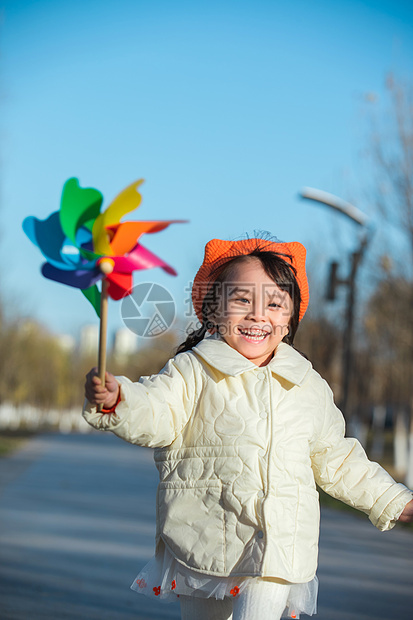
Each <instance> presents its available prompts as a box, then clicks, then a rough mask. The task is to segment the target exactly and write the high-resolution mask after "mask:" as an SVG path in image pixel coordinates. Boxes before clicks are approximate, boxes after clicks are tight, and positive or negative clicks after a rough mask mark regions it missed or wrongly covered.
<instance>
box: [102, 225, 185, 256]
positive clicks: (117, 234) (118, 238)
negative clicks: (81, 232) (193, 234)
mask: <svg viewBox="0 0 413 620" xmlns="http://www.w3.org/2000/svg"><path fill="white" fill-rule="evenodd" d="M185 222H186V220H164V221H161V220H154V221H149V222H142V221H140V222H121V223H120V224H118V225H117V226H109V227H108V230H109V232H110V233H111V234H112V235H113V238H112V240H111V242H110V247H111V250H112V252H113V254H112V256H120V255H121V254H126V253H127V252H130V251H131V250H132V249H133V248H134V247H135V245H136V243H137V242H138V240H139V238H140V237H141V236H142V235H144V234H148V233H157V232H160V231H161V230H164V229H165V228H168V226H169V225H170V224H183V223H185Z"/></svg>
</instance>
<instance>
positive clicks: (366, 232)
mask: <svg viewBox="0 0 413 620" xmlns="http://www.w3.org/2000/svg"><path fill="white" fill-rule="evenodd" d="M300 196H301V198H305V199H307V200H313V201H314V202H317V203H321V204H324V205H326V206H328V207H331V208H333V209H335V210H336V211H339V212H340V213H341V214H342V215H344V216H346V217H348V218H349V219H350V220H352V221H353V222H355V223H356V224H357V225H358V226H360V227H362V230H363V232H362V234H361V236H360V240H359V246H358V248H357V249H356V250H355V251H354V252H352V253H351V255H350V272H349V275H348V276H347V278H340V277H339V275H338V268H339V264H338V262H336V261H332V262H331V263H330V271H329V276H328V285H327V294H326V298H327V300H329V301H333V300H334V299H335V296H336V290H337V288H338V287H339V286H345V287H346V289H347V299H346V325H345V330H344V334H343V366H342V393H341V403H340V406H341V410H342V411H343V414H344V415H345V416H347V414H348V411H347V407H348V397H349V386H350V374H351V365H352V361H353V360H352V357H353V347H352V341H353V326H354V306H355V298H356V276H357V271H358V268H359V266H360V264H361V261H362V259H363V256H364V253H365V251H366V248H367V245H368V243H369V241H370V239H371V235H372V232H373V227H372V225H371V222H370V220H369V218H368V217H367V215H365V214H364V213H363V212H362V211H360V209H358V208H357V207H355V206H354V205H352V204H351V203H349V202H346V201H345V200H342V199H341V198H338V197H337V196H334V195H333V194H329V193H328V192H324V191H322V190H319V189H314V188H312V187H304V188H303V189H302V190H301V193H300Z"/></svg>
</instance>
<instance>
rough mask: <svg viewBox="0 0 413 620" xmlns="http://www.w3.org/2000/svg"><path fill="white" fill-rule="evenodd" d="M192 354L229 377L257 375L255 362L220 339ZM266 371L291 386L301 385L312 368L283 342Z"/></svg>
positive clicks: (212, 339) (203, 344) (209, 339)
mask: <svg viewBox="0 0 413 620" xmlns="http://www.w3.org/2000/svg"><path fill="white" fill-rule="evenodd" d="M192 351H193V352H194V353H195V354H196V355H197V356H199V357H201V358H202V359H203V360H205V361H206V362H207V364H209V365H210V366H212V367H213V368H216V369H217V370H219V371H220V372H222V373H223V374H225V375H229V376H230V377H236V376H238V375H241V374H242V373H244V372H247V371H249V370H255V371H257V370H258V369H259V367H258V366H256V365H255V364H254V363H253V362H251V361H250V360H248V359H247V358H246V357H244V356H243V355H241V353H238V351H236V350H235V349H233V348H232V347H230V346H229V345H227V343H226V342H225V341H224V340H222V339H221V338H220V337H219V336H215V335H212V336H211V335H210V336H207V337H206V338H204V339H203V340H201V342H200V343H199V344H197V346H196V347H194V348H193V349H192ZM264 368H269V369H270V370H271V372H272V373H273V374H274V375H277V376H279V377H282V378H283V379H286V380H287V381H289V382H290V383H293V384H295V385H301V383H302V382H303V381H304V377H305V375H306V374H307V372H308V371H309V370H310V369H311V368H312V366H311V363H310V362H309V361H308V360H306V359H305V357H303V356H302V355H301V354H300V353H298V351H296V350H295V349H293V348H292V347H291V346H290V345H288V344H286V343H285V342H280V344H279V345H278V347H277V350H276V352H275V355H274V357H273V359H272V360H271V362H270V363H269V364H268V365H267V366H266V367H263V368H262V370H264Z"/></svg>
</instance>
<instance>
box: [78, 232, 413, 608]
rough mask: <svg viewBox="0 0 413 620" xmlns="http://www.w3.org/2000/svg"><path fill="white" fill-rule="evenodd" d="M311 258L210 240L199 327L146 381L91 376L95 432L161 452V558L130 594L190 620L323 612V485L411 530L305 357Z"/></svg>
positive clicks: (89, 416) (409, 511) (412, 503)
mask: <svg viewBox="0 0 413 620" xmlns="http://www.w3.org/2000/svg"><path fill="white" fill-rule="evenodd" d="M305 254H306V251H305V248H304V247H303V246H302V245H301V244H299V243H279V242H273V241H268V240H264V239H246V240H241V241H222V240H219V239H213V240H212V241H210V242H209V243H208V244H207V245H206V248H205V258H204V261H203V263H202V265H201V267H200V269H199V271H198V273H197V275H196V277H195V280H194V284H193V289H192V299H193V304H194V309H195V312H196V314H197V316H198V318H199V320H200V321H201V327H200V329H199V330H198V331H196V332H194V333H192V334H191V335H190V336H189V337H188V338H187V340H186V342H185V343H184V344H183V345H181V346H180V347H179V349H178V354H177V355H176V356H175V357H174V358H173V359H172V360H170V361H169V362H168V363H167V365H166V366H165V368H164V369H163V370H162V371H161V372H160V373H159V374H158V375H154V376H151V377H142V378H141V379H140V381H139V382H138V383H132V382H130V381H129V380H128V379H125V378H115V377H114V376H113V375H111V374H109V373H107V377H106V385H105V387H102V385H101V382H100V380H99V379H98V377H97V376H96V374H97V373H96V369H93V370H92V371H91V372H90V373H89V374H88V375H87V379H86V397H87V400H88V402H87V404H86V406H85V410H84V417H85V418H86V420H87V421H88V422H89V424H91V425H92V426H94V427H95V428H98V429H101V430H110V431H112V432H114V433H116V434H117V435H118V436H119V437H122V438H123V439H125V440H126V441H129V442H131V443H135V444H139V445H141V446H149V447H153V448H155V462H156V465H157V468H158V470H159V475H160V484H159V487H158V493H157V516H156V526H157V532H156V553H155V557H154V558H153V560H151V562H149V564H148V565H147V566H146V567H145V568H144V569H143V570H142V571H141V573H140V574H139V575H138V577H137V579H136V580H135V582H134V584H133V585H132V588H133V589H134V590H136V591H137V592H141V593H144V594H147V595H148V596H152V597H154V598H163V599H170V598H174V599H176V598H177V597H179V599H178V600H179V601H180V604H181V613H182V618H183V619H184V620H194V619H196V620H215V619H216V620H227V619H228V618H233V620H255V619H258V618H259V619H260V620H278V619H279V618H280V617H281V615H282V614H283V612H284V610H285V609H286V608H287V612H288V614H289V617H291V618H299V614H300V613H307V614H309V615H312V614H313V613H315V610H316V597H317V578H316V576H315V573H316V566H317V546H318V535H319V502H318V493H317V490H316V483H317V484H318V485H319V486H320V487H321V488H322V489H324V490H325V491H327V492H328V493H329V494H330V495H332V496H333V497H336V498H338V499H341V500H342V501H344V502H346V503H348V504H350V505H351V506H354V507H355V508H358V509H359V510H362V511H364V512H366V513H367V514H368V515H369V518H370V520H371V521H372V523H373V524H374V525H375V526H376V527H377V528H379V529H380V530H387V529H390V528H391V527H393V526H394V524H395V522H396V520H397V519H400V520H402V521H412V520H413V500H412V497H413V494H412V492H411V491H409V490H408V489H406V487H404V486H403V485H402V484H397V483H396V482H394V480H393V479H392V478H391V477H390V476H389V475H388V474H387V473H386V472H385V471H384V470H383V469H382V468H381V467H380V466H379V465H377V464H376V463H372V462H370V461H369V460H368V459H367V457H366V454H365V452H364V450H363V448H362V447H361V445H360V444H359V443H358V442H357V441H356V440H354V439H346V438H344V420H343V417H342V415H341V413H340V412H339V410H338V409H337V408H336V406H335V405H334V402H333V397H332V393H331V390H330V389H329V387H328V385H327V384H326V383H325V381H324V380H323V379H322V378H321V377H320V376H319V375H318V374H317V373H316V372H315V371H314V370H313V368H312V366H311V364H310V362H309V361H307V360H306V359H305V358H304V357H303V356H302V355H300V353H298V352H297V351H296V350H295V349H294V348H293V347H292V344H293V341H294V336H295V333H296V330H297V327H298V324H299V321H300V320H301V319H302V318H303V316H304V313H305V311H306V309H307V306H308V300H309V293H308V283H307V278H306V273H305ZM97 404H101V405H103V411H102V412H100V413H99V412H97V410H96V405H97Z"/></svg>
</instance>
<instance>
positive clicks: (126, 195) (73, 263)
mask: <svg viewBox="0 0 413 620" xmlns="http://www.w3.org/2000/svg"><path fill="white" fill-rule="evenodd" d="M142 183H143V179H140V180H139V181H135V182H134V183H132V184H131V185H129V186H128V187H126V189H124V190H123V191H122V192H121V193H120V194H118V196H117V197H116V198H115V199H114V200H113V202H112V203H111V204H110V205H109V206H108V207H107V208H106V209H105V211H103V212H102V213H101V212H100V208H101V206H102V202H103V196H102V194H101V193H100V192H99V191H98V190H96V189H93V188H90V187H88V188H82V187H80V186H79V182H78V180H77V179H74V178H72V179H69V180H68V181H66V183H65V185H64V187H63V192H62V199H61V205H60V210H59V211H56V212H55V213H52V214H51V215H50V216H49V217H48V218H47V219H46V220H39V219H37V218H36V217H33V216H30V217H27V218H26V219H25V220H24V222H23V230H24V232H25V233H26V235H27V236H28V237H29V239H30V240H31V241H32V242H33V243H34V244H35V245H37V246H38V248H39V249H40V251H41V252H42V254H43V256H44V257H45V258H46V260H47V262H45V263H43V265H42V274H43V275H44V276H45V277H46V278H49V279H50V280H55V281H56V282H61V283H62V284H67V285H69V286H73V287H75V288H79V289H81V291H82V293H83V294H84V295H85V296H86V298H87V299H88V300H89V301H90V303H91V304H92V305H93V307H94V308H95V310H96V313H97V315H98V316H100V340H99V376H100V378H101V380H102V382H103V383H104V380H105V366H106V327H107V297H108V296H109V297H111V298H112V299H122V298H123V297H125V296H127V295H129V294H130V293H131V290H132V272H133V271H138V270H143V269H150V268H152V267H161V268H162V269H164V270H165V271H166V272H167V273H170V274H171V275H176V271H175V270H174V269H173V268H172V267H171V266H170V265H168V264H167V263H165V262H164V261H163V260H162V259H161V258H159V257H158V256H156V255H155V254H153V253H152V252H150V251H149V250H148V249H147V248H144V247H143V246H142V245H141V244H140V243H139V239H140V237H141V236H142V235H143V234H145V233H156V232H159V231H161V230H163V229H164V228H167V227H168V226H169V225H170V224H173V223H179V222H183V220H166V221H158V220H156V221H147V222H143V221H129V222H121V221H120V220H121V218H122V217H123V216H124V215H126V214H127V213H130V212H131V211H133V210H134V209H136V208H137V207H139V205H140V203H141V200H142V196H141V194H140V193H139V191H138V188H139V186H140V185H141V184H142ZM99 281H101V284H102V287H101V292H100V291H99V289H98V287H97V286H96V283H97V282H99Z"/></svg>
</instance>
